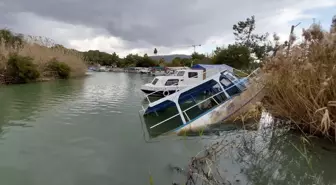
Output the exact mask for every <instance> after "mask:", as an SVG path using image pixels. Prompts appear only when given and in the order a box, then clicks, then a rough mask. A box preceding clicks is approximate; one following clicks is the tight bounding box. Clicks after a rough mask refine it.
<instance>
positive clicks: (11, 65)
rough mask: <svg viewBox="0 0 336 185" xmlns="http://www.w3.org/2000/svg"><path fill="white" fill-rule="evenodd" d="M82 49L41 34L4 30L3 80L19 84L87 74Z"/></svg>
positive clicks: (0, 43)
mask: <svg viewBox="0 0 336 185" xmlns="http://www.w3.org/2000/svg"><path fill="white" fill-rule="evenodd" d="M86 71H87V67H86V64H85V61H84V58H83V56H82V54H81V53H80V52H77V51H76V50H72V49H68V48H65V47H63V46H61V45H56V44H54V43H52V42H51V40H49V39H46V38H41V37H28V36H24V35H21V34H15V33H12V32H11V31H9V30H5V29H3V30H0V84H17V83H29V82H38V81H50V80H54V79H60V78H63V79H66V78H73V77H80V76H85V73H86Z"/></svg>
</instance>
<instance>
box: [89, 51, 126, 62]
mask: <svg viewBox="0 0 336 185" xmlns="http://www.w3.org/2000/svg"><path fill="white" fill-rule="evenodd" d="M83 54H84V58H85V61H87V62H88V63H89V64H95V63H98V64H100V65H108V66H110V65H113V64H117V63H118V62H119V61H120V58H119V56H118V55H117V54H116V53H115V52H114V53H112V54H109V53H106V52H101V51H99V50H89V51H87V52H83Z"/></svg>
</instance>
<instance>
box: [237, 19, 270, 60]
mask: <svg viewBox="0 0 336 185" xmlns="http://www.w3.org/2000/svg"><path fill="white" fill-rule="evenodd" d="M255 27H256V25H255V17H254V16H251V18H247V19H246V20H245V21H239V22H238V23H237V24H234V25H233V27H232V29H233V34H234V36H235V40H236V44H239V45H242V46H245V47H247V48H249V49H250V51H251V53H254V54H255V56H256V57H257V59H259V60H262V59H264V58H265V57H266V56H267V55H268V53H269V52H270V51H271V50H273V48H272V47H271V44H270V43H269V42H268V40H267V38H268V35H269V34H268V33H265V34H261V35H258V34H254V33H253V32H254V30H255Z"/></svg>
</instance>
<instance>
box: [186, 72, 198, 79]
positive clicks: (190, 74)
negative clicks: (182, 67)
mask: <svg viewBox="0 0 336 185" xmlns="http://www.w3.org/2000/svg"><path fill="white" fill-rule="evenodd" d="M188 77H189V78H198V73H197V72H189V73H188Z"/></svg>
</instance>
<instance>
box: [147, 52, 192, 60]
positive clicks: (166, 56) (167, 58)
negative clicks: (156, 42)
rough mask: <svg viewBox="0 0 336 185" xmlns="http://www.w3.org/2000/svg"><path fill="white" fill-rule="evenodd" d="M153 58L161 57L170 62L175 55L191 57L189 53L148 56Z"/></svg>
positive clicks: (158, 58)
mask: <svg viewBox="0 0 336 185" xmlns="http://www.w3.org/2000/svg"><path fill="white" fill-rule="evenodd" d="M150 57H151V58H152V59H154V60H160V59H161V58H163V59H164V60H165V62H171V61H172V60H173V59H174V58H175V57H180V58H191V56H190V55H179V54H173V55H157V56H150Z"/></svg>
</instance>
